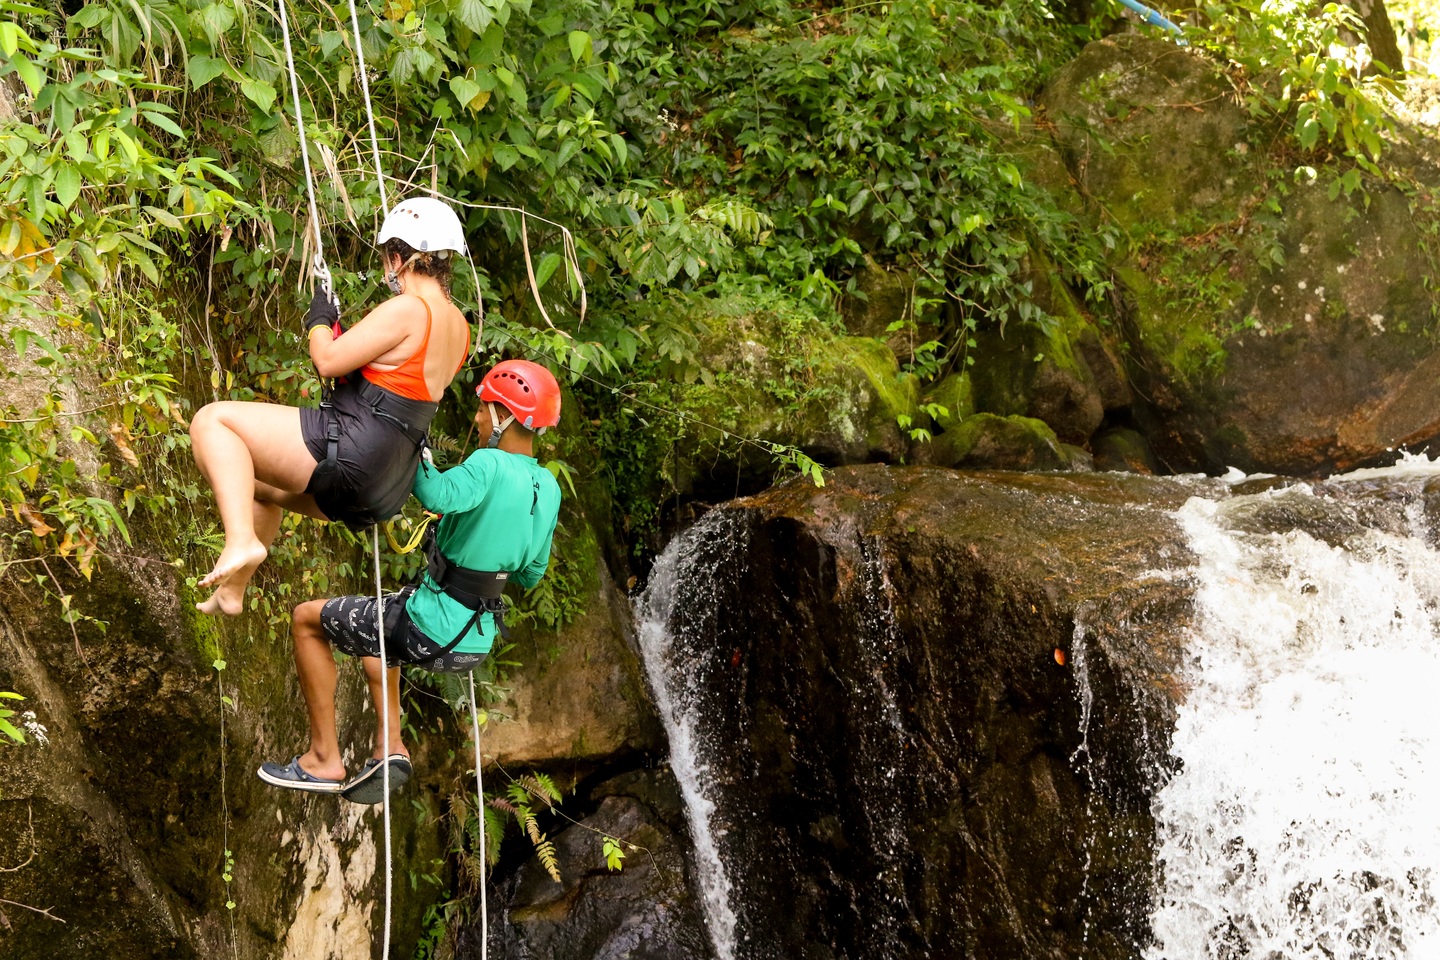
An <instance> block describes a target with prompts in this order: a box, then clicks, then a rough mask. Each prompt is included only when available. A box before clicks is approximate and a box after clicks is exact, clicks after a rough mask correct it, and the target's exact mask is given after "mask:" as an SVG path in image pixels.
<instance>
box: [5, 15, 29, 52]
mask: <svg viewBox="0 0 1440 960" xmlns="http://www.w3.org/2000/svg"><path fill="white" fill-rule="evenodd" d="M22 35H25V36H26V37H27V39H28V35H26V34H25V31H24V30H21V29H20V27H19V26H17V25H16V24H13V23H11V22H10V21H8V20H7V21H5V22H4V23H0V50H3V51H5V56H7V57H13V56H15V51H16V50H19V49H20V37H21V36H22Z"/></svg>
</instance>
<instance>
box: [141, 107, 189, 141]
mask: <svg viewBox="0 0 1440 960" xmlns="http://www.w3.org/2000/svg"><path fill="white" fill-rule="evenodd" d="M140 114H141V116H143V117H144V118H145V119H146V120H149V121H150V122H151V123H153V124H155V126H157V127H159V128H160V129H161V130H164V131H165V132H166V133H168V134H170V135H171V136H173V137H175V138H177V139H179V140H184V139H185V131H184V130H181V129H180V125H179V124H178V123H176V122H175V121H174V120H171V119H170V118H169V117H167V116H165V115H164V114H163V113H156V112H155V111H154V110H141V111H140Z"/></svg>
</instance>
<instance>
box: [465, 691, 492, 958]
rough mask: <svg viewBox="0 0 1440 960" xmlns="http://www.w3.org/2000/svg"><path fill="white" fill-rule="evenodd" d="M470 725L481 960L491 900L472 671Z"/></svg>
mask: <svg viewBox="0 0 1440 960" xmlns="http://www.w3.org/2000/svg"><path fill="white" fill-rule="evenodd" d="M470 724H471V727H472V728H473V730H472V733H473V735H474V738H475V799H476V800H478V801H479V804H478V805H477V806H476V808H475V822H476V823H477V824H478V825H479V827H480V960H487V951H488V950H489V948H490V912H489V910H488V909H487V908H486V906H487V903H488V901H489V898H488V897H487V896H486V894H485V866H486V864H485V786H484V784H483V783H481V782H480V701H478V700H476V699H475V671H474V670H471V671H470Z"/></svg>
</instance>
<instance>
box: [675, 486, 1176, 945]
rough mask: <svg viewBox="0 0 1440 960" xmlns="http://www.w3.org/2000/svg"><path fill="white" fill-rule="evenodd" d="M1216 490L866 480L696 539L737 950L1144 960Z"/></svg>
mask: <svg viewBox="0 0 1440 960" xmlns="http://www.w3.org/2000/svg"><path fill="white" fill-rule="evenodd" d="M1197 489H1200V488H1199V487H1197V486H1195V485H1194V484H1189V483H1185V482H1177V481H1165V480H1158V479H1151V478H1145V477H1137V476H1125V475H1118V474H1107V475H1100V474H1093V475H1084V476H1079V475H1072V476H1064V475H1058V476H1040V475H1030V474H998V473H997V474H959V473H955V472H952V471H948V470H939V469H927V468H910V469H897V468H878V467H854V468H845V469H841V470H836V471H834V472H833V473H832V474H831V475H830V477H829V482H828V483H827V485H826V486H825V487H824V488H822V489H817V488H815V487H813V486H810V485H806V484H801V483H792V484H788V485H786V486H784V487H781V488H777V489H775V490H772V491H769V492H767V493H765V494H763V495H760V496H758V497H754V498H750V499H746V500H741V501H736V502H735V503H733V504H730V505H728V506H726V507H724V508H722V509H721V510H717V511H713V512H712V513H711V514H710V515H709V516H707V517H706V519H705V520H704V521H703V522H702V523H701V524H700V525H699V526H697V527H696V528H695V529H694V530H692V531H691V533H689V534H687V536H686V541H685V546H684V549H685V550H686V555H685V560H684V561H683V565H684V569H685V570H688V571H689V572H688V573H682V574H681V575H680V576H678V577H677V578H676V582H675V585H674V599H673V603H674V605H673V608H672V610H673V613H672V619H671V620H670V625H671V633H672V635H673V637H674V641H673V642H674V644H675V646H674V647H673V648H672V652H671V653H670V654H669V655H668V656H669V659H668V660H667V661H666V663H665V665H664V669H666V670H668V671H669V675H670V676H671V677H673V678H674V682H675V683H676V684H679V685H681V686H682V687H684V690H685V691H686V692H685V693H684V694H683V695H684V696H685V697H689V698H692V699H691V700H690V701H687V702H691V703H692V712H693V713H694V714H695V715H699V716H702V717H704V720H703V732H702V733H701V739H702V742H703V744H704V746H703V752H702V754H701V756H700V757H699V763H700V764H701V766H702V768H703V769H705V770H708V771H709V776H710V778H711V779H712V781H713V784H714V790H715V794H714V796H712V797H711V799H712V800H714V801H715V802H716V813H715V817H714V823H716V824H718V825H719V827H718V829H719V833H718V837H719V839H718V841H717V842H718V844H719V846H720V849H721V858H722V860H724V861H726V862H727V863H730V864H733V865H738V866H737V867H736V868H735V869H733V870H731V871H730V882H731V884H732V885H733V887H734V893H733V895H732V897H731V903H732V904H733V905H735V908H736V912H737V914H738V927H737V940H738V941H739V942H742V943H743V946H742V947H740V948H739V950H738V953H737V955H738V956H741V957H744V958H757V960H758V958H771V957H777V958H778V957H786V958H789V957H807V958H808V957H815V958H837V960H838V958H842V957H860V956H886V957H905V956H911V957H925V956H929V957H940V956H947V957H948V956H954V957H974V958H997V960H998V958H1006V960H1009V958H1014V957H1027V958H1056V960H1059V958H1064V957H1076V956H1085V957H1091V958H1117V960H1118V958H1122V957H1123V958H1131V957H1133V956H1134V955H1135V953H1134V951H1135V945H1136V944H1137V943H1139V942H1142V941H1143V939H1144V937H1145V935H1146V934H1145V930H1146V924H1147V921H1148V905H1149V896H1150V876H1151V870H1152V869H1153V865H1152V863H1151V842H1152V841H1151V829H1152V828H1151V824H1150V821H1149V801H1148V790H1149V785H1150V784H1153V783H1154V782H1155V780H1156V779H1157V778H1158V777H1159V776H1160V775H1161V773H1162V770H1161V768H1160V766H1158V764H1159V761H1157V760H1156V759H1155V758H1156V757H1157V756H1163V747H1164V742H1165V739H1166V734H1165V731H1166V730H1167V729H1168V728H1169V725H1170V723H1171V721H1172V718H1173V710H1174V702H1175V701H1174V698H1175V696H1176V695H1177V692H1178V691H1177V690H1176V689H1175V681H1174V676H1175V671H1176V669H1177V667H1178V664H1179V657H1180V656H1181V651H1182V647H1183V640H1184V636H1185V632H1186V629H1187V624H1188V621H1189V617H1190V615H1191V605H1190V599H1189V596H1188V588H1187V587H1186V586H1185V584H1184V583H1183V578H1180V579H1175V578H1167V577H1164V576H1159V575H1156V574H1155V573H1154V571H1157V570H1164V569H1175V568H1177V567H1178V568H1183V567H1184V566H1185V565H1186V564H1187V563H1188V553H1187V550H1186V548H1185V546H1184V545H1183V544H1184V539H1183V536H1182V535H1181V534H1180V532H1179V531H1178V529H1177V528H1176V526H1175V524H1174V522H1173V520H1172V519H1171V518H1170V516H1169V514H1168V510H1169V509H1171V508H1174V507H1177V506H1179V505H1180V504H1181V503H1182V502H1183V501H1184V500H1185V499H1186V498H1187V497H1189V496H1191V495H1192V494H1194V493H1195V492H1196V491H1197ZM653 589H655V588H654V587H652V590H653ZM1062 661H1063V662H1062ZM1092 704H1093V705H1094V709H1095V711H1096V713H1095V715H1094V716H1093V717H1091V716H1090V715H1089V713H1088V711H1089V710H1090V709H1091V705H1092ZM1101 705H1103V706H1101Z"/></svg>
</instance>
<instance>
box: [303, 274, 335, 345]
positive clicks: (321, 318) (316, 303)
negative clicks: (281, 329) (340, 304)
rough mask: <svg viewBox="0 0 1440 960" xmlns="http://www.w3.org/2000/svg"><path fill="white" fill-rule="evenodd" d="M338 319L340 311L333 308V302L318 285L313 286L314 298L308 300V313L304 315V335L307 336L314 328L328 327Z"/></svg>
mask: <svg viewBox="0 0 1440 960" xmlns="http://www.w3.org/2000/svg"><path fill="white" fill-rule="evenodd" d="M339 319H340V311H339V310H338V309H337V308H336V306H335V301H334V300H332V299H330V295H329V294H328V293H326V292H325V288H324V287H323V286H321V285H320V284H316V285H315V296H314V297H312V298H311V300H310V312H309V313H307V314H306V315H305V334H306V336H309V334H310V331H311V330H314V329H315V328H316V327H330V326H333V325H334V324H335V323H337V322H338V321H339Z"/></svg>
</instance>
